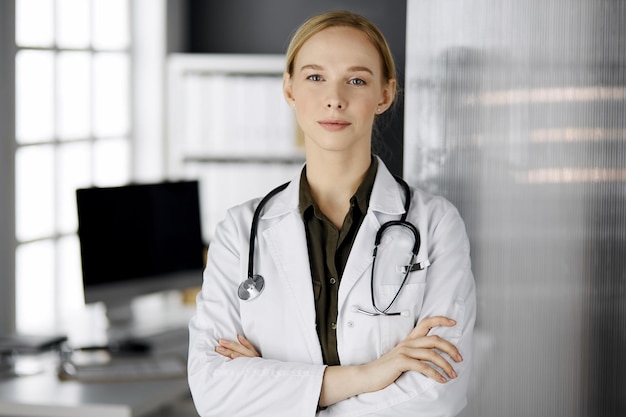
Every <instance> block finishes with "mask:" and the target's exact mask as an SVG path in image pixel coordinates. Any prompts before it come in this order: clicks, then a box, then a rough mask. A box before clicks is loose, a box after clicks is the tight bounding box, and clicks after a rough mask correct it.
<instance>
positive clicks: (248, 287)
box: [238, 175, 421, 316]
mask: <svg viewBox="0 0 626 417" xmlns="http://www.w3.org/2000/svg"><path fill="white" fill-rule="evenodd" d="M394 178H395V180H396V181H397V182H398V184H400V186H401V187H402V189H403V191H404V195H405V200H404V213H403V214H402V216H401V218H400V220H391V221H388V222H386V223H384V224H383V225H382V226H381V227H380V229H378V232H377V233H376V239H375V241H374V250H373V252H372V272H371V276H370V293H371V301H372V307H373V308H374V312H370V311H366V310H362V309H361V308H356V309H355V311H356V312H358V313H362V314H365V315H368V316H379V315H384V316H400V315H405V312H389V310H390V309H391V307H392V306H393V305H394V303H395V302H396V300H397V299H398V297H399V295H400V293H401V291H402V289H403V288H404V286H405V285H406V282H407V280H408V278H409V274H410V273H411V272H412V271H413V270H414V269H413V266H414V261H415V258H416V257H417V254H418V252H419V248H420V246H421V238H420V233H419V231H418V230H417V227H415V225H413V224H412V223H410V222H408V221H406V217H407V215H408V213H409V208H410V204H411V189H410V187H409V185H408V184H407V183H406V182H405V181H404V180H403V179H402V178H400V177H397V176H395V175H394ZM288 185H289V182H286V183H284V184H281V185H279V186H278V187H276V188H274V189H273V190H272V191H270V192H269V193H268V194H267V195H266V196H265V197H263V199H261V201H260V202H259V204H258V206H257V207H256V209H255V210H254V214H253V216H252V224H251V225H250V246H249V248H248V277H247V278H246V280H244V281H243V282H242V283H241V284H240V285H239V289H238V294H239V298H240V299H242V300H251V299H254V298H255V297H256V296H258V295H259V294H260V293H261V291H263V289H264V287H265V281H264V279H263V277H262V276H261V275H254V246H255V244H256V235H257V229H258V223H259V219H260V217H261V211H262V210H263V207H265V205H266V204H267V202H268V201H269V200H270V199H271V198H273V197H274V196H275V195H276V194H278V193H280V192H281V191H283V190H284V189H285V188H287V186H288ZM393 226H401V227H405V228H407V229H409V231H410V232H411V233H412V234H413V237H414V241H413V248H412V250H411V260H410V262H409V264H408V265H407V266H406V271H405V273H404V277H403V279H402V283H401V284H400V288H399V289H398V291H397V292H396V294H395V296H394V297H393V299H392V300H391V302H390V303H389V305H388V306H387V307H386V308H384V309H382V310H381V309H379V308H378V307H377V305H376V300H375V297H374V271H375V268H376V256H377V253H378V245H379V244H380V241H381V240H382V237H383V234H384V233H385V231H386V230H387V229H388V228H390V227H393ZM252 294H254V295H252Z"/></svg>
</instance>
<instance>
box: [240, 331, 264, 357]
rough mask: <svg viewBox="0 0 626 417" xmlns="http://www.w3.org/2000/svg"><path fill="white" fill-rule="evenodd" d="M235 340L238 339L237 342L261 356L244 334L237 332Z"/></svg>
mask: <svg viewBox="0 0 626 417" xmlns="http://www.w3.org/2000/svg"><path fill="white" fill-rule="evenodd" d="M237 340H239V343H241V344H242V345H243V346H244V347H246V348H247V349H248V350H249V351H250V352H252V353H254V355H255V356H261V355H259V352H258V351H257V350H256V349H255V347H254V346H253V345H252V343H250V341H249V340H248V339H246V337H245V336H244V335H242V334H238V335H237Z"/></svg>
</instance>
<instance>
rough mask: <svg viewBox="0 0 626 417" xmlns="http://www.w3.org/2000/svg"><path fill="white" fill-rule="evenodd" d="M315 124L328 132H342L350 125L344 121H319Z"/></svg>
mask: <svg viewBox="0 0 626 417" xmlns="http://www.w3.org/2000/svg"><path fill="white" fill-rule="evenodd" d="M317 123H318V124H319V125H320V126H322V127H323V128H324V129H326V130H329V131H337V130H342V129H345V128H346V127H348V126H350V125H351V123H350V122H346V121H345V120H320V121H319V122H317Z"/></svg>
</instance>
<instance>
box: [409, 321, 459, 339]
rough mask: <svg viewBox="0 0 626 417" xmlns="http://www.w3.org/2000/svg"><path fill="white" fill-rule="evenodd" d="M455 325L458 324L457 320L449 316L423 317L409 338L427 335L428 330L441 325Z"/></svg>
mask: <svg viewBox="0 0 626 417" xmlns="http://www.w3.org/2000/svg"><path fill="white" fill-rule="evenodd" d="M454 325H456V321H454V320H452V319H450V318H448V317H444V316H434V317H427V318H425V319H422V320H421V321H420V322H419V323H417V325H416V326H415V328H414V329H413V330H411V333H409V335H408V336H407V338H417V337H423V336H426V335H427V334H428V332H429V331H430V330H431V329H432V328H434V327H439V326H444V327H452V326H454Z"/></svg>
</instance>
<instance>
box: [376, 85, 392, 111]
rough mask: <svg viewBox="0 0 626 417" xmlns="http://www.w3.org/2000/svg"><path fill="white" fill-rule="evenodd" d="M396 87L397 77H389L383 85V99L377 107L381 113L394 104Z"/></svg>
mask: <svg viewBox="0 0 626 417" xmlns="http://www.w3.org/2000/svg"><path fill="white" fill-rule="evenodd" d="M396 88H397V81H396V79H395V78H391V79H389V81H388V82H387V84H386V85H384V86H383V90H382V97H381V100H380V101H379V102H378V104H377V108H379V109H380V110H381V111H380V112H381V113H384V112H385V110H387V109H388V108H389V107H391V104H393V100H394V99H395V97H396Z"/></svg>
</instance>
